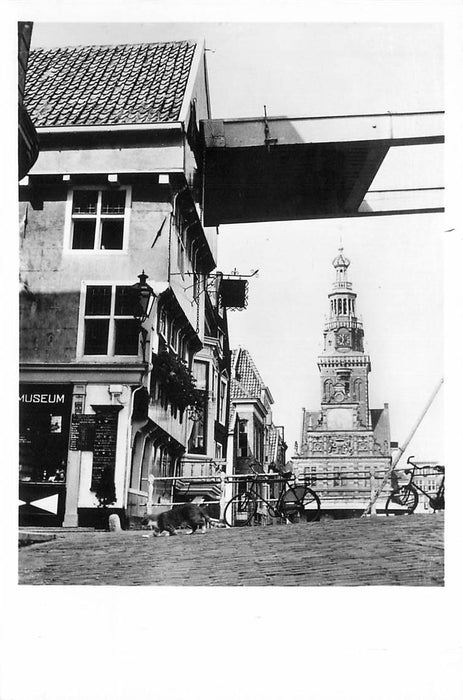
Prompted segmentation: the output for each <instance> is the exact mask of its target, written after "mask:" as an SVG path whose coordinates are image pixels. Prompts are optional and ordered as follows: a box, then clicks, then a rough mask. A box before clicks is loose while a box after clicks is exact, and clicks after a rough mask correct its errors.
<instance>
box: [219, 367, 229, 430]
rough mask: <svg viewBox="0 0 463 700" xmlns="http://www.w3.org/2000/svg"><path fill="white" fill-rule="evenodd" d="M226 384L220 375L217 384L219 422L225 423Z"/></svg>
mask: <svg viewBox="0 0 463 700" xmlns="http://www.w3.org/2000/svg"><path fill="white" fill-rule="evenodd" d="M227 386H228V382H227V380H226V379H224V378H223V377H220V384H219V423H222V425H225V420H226V416H227Z"/></svg>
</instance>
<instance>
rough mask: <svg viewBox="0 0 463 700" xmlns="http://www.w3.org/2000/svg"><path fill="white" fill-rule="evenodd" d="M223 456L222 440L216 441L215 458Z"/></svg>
mask: <svg viewBox="0 0 463 700" xmlns="http://www.w3.org/2000/svg"><path fill="white" fill-rule="evenodd" d="M222 458H223V445H222V443H221V442H216V443H215V459H222Z"/></svg>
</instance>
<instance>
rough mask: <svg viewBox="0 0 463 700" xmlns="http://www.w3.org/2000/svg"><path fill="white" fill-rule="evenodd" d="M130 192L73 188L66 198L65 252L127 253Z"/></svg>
mask: <svg viewBox="0 0 463 700" xmlns="http://www.w3.org/2000/svg"><path fill="white" fill-rule="evenodd" d="M131 203H132V199H131V188H130V187H129V186H127V187H117V188H109V187H108V188H98V187H85V188H84V187H75V188H73V189H71V190H70V191H69V194H68V208H67V217H66V249H68V250H78V251H81V252H82V251H93V252H95V251H100V252H114V251H121V250H126V249H127V239H128V231H129V215H130V208H131Z"/></svg>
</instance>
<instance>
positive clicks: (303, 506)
mask: <svg viewBox="0 0 463 700" xmlns="http://www.w3.org/2000/svg"><path fill="white" fill-rule="evenodd" d="M280 510H281V512H282V513H283V515H284V517H285V518H287V519H288V520H289V521H290V522H295V521H296V520H299V519H303V520H306V521H307V522H308V523H310V522H313V521H314V520H316V519H317V518H318V516H319V513H320V499H319V497H318V495H317V494H316V493H315V491H312V489H309V488H308V487H307V486H291V488H289V489H288V490H287V491H285V492H284V493H283V495H282V497H281V500H280Z"/></svg>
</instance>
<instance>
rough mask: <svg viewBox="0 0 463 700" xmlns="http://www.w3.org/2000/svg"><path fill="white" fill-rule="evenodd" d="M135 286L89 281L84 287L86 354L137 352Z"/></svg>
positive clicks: (130, 353) (112, 354) (137, 331)
mask: <svg viewBox="0 0 463 700" xmlns="http://www.w3.org/2000/svg"><path fill="white" fill-rule="evenodd" d="M132 306H133V301H132V287H131V286H122V285H117V284H88V285H87V286H86V288H85V304H84V322H83V332H84V337H83V354H84V355H109V356H114V355H138V349H139V342H138V337H139V328H138V322H137V321H136V320H135V319H134V318H133V315H132V312H131V310H132Z"/></svg>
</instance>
